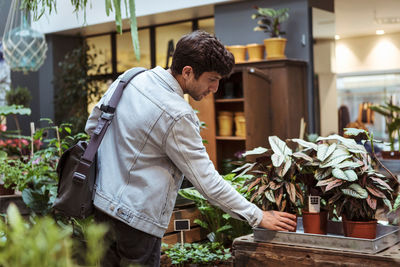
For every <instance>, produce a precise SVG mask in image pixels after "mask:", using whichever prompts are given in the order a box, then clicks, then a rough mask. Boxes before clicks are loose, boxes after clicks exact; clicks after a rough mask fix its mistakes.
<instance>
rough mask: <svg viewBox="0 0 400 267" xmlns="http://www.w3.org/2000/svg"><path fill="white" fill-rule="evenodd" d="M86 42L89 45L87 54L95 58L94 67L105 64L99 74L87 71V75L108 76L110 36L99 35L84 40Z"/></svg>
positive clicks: (109, 70) (109, 69) (110, 70)
mask: <svg viewBox="0 0 400 267" xmlns="http://www.w3.org/2000/svg"><path fill="white" fill-rule="evenodd" d="M86 42H87V44H88V45H89V48H90V49H89V52H88V53H89V54H90V55H92V56H95V61H94V63H95V64H96V65H100V64H105V67H104V68H102V70H101V72H100V73H96V72H95V71H88V75H96V74H109V73H112V64H111V36H110V35H109V34H107V35H101V36H95V37H88V38H86Z"/></svg>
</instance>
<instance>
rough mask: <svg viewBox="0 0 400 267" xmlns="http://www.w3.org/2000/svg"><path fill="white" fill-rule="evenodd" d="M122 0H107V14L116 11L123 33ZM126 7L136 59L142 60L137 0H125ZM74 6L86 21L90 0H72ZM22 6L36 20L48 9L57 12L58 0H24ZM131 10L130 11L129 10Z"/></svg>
mask: <svg viewBox="0 0 400 267" xmlns="http://www.w3.org/2000/svg"><path fill="white" fill-rule="evenodd" d="M121 2H122V0H105V8H106V14H107V16H109V15H110V11H115V25H116V28H117V32H118V33H120V34H122V13H121ZM124 3H125V6H126V7H127V8H126V16H127V17H128V16H129V17H130V26H131V37H132V43H133V49H134V51H135V56H136V59H137V60H138V61H139V60H140V47H139V36H138V30H137V21H136V11H135V0H124ZM71 4H72V6H73V7H74V8H75V9H74V12H78V11H80V10H82V11H83V12H84V21H85V22H86V7H87V4H88V0H71ZM21 8H26V9H27V10H29V11H31V12H32V14H33V19H34V20H39V19H40V18H41V17H42V16H43V14H44V13H45V12H46V10H48V13H49V14H51V12H53V11H54V12H57V8H56V0H22V2H21ZM128 10H129V12H128ZM128 13H129V14H128Z"/></svg>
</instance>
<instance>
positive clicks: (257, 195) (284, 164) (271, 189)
mask: <svg viewBox="0 0 400 267" xmlns="http://www.w3.org/2000/svg"><path fill="white" fill-rule="evenodd" d="M268 140H269V144H270V146H271V149H267V148H263V147H258V148H255V149H253V150H251V151H247V152H246V153H244V156H246V157H247V156H251V155H263V157H259V158H257V159H256V161H255V162H247V163H246V164H244V165H243V166H241V167H239V168H237V169H236V170H234V171H235V172H239V171H241V174H239V176H241V175H242V174H245V173H251V174H253V176H252V178H251V179H249V181H248V184H249V186H248V191H250V192H251V198H250V201H251V202H254V203H255V204H256V205H257V206H259V207H260V208H261V209H262V210H279V211H285V212H289V213H292V214H296V215H297V214H299V213H300V210H301V208H302V206H303V202H304V201H303V191H302V189H301V183H300V181H299V179H298V175H299V174H300V172H299V169H298V168H297V166H296V164H295V161H294V157H296V156H297V152H296V153H293V151H292V150H291V149H290V148H289V147H288V146H287V144H286V143H285V142H284V141H282V140H281V139H279V138H278V137H277V136H270V137H269V138H268Z"/></svg>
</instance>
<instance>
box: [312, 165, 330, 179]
mask: <svg viewBox="0 0 400 267" xmlns="http://www.w3.org/2000/svg"><path fill="white" fill-rule="evenodd" d="M331 173H332V169H331V168H326V169H318V170H317V171H316V173H315V179H317V180H318V181H319V180H322V179H324V178H326V177H328V176H329V175H331Z"/></svg>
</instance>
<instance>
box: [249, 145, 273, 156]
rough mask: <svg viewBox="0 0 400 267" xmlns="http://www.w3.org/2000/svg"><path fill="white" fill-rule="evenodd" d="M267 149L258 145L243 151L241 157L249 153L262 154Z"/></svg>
mask: <svg viewBox="0 0 400 267" xmlns="http://www.w3.org/2000/svg"><path fill="white" fill-rule="evenodd" d="M267 151H268V149H267V148H264V147H260V146H259V147H257V148H254V149H253V150H249V151H246V152H245V153H243V157H246V156H249V155H261V154H264V153H265V152H267Z"/></svg>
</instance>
